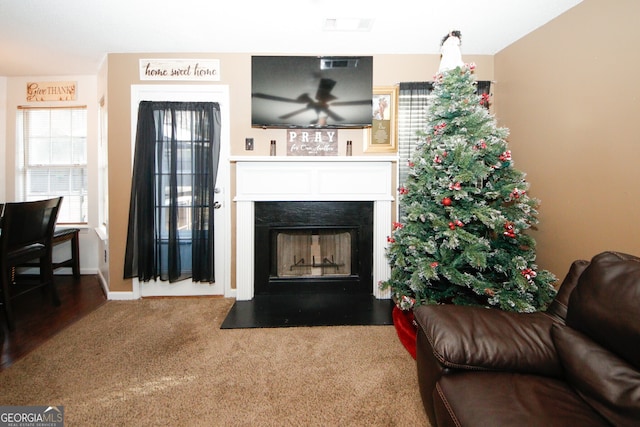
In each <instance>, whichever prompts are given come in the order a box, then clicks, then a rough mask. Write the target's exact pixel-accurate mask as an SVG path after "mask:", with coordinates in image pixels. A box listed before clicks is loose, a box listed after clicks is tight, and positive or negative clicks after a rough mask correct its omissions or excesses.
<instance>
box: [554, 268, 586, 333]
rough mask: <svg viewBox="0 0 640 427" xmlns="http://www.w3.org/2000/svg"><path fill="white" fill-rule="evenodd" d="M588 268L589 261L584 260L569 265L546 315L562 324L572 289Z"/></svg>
mask: <svg viewBox="0 0 640 427" xmlns="http://www.w3.org/2000/svg"><path fill="white" fill-rule="evenodd" d="M588 266H589V261H586V260H576V261H574V262H573V263H572V264H571V267H570V268H569V271H568V272H567V275H566V276H565V278H564V280H563V281H562V284H561V285H560V288H558V293H557V295H556V297H555V298H554V299H553V301H552V302H551V304H549V307H548V308H547V311H546V313H547V314H548V315H550V316H553V317H554V318H555V319H556V320H558V321H560V322H561V323H564V321H565V319H566V317H567V307H568V305H569V297H570V296H571V293H572V292H573V289H574V288H575V287H576V285H577V284H578V278H579V277H580V275H581V274H582V272H583V271H584V270H585V269H586V268H587V267H588Z"/></svg>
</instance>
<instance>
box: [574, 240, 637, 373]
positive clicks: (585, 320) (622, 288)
mask: <svg viewBox="0 0 640 427" xmlns="http://www.w3.org/2000/svg"><path fill="white" fill-rule="evenodd" d="M638 319H640V258H637V257H635V256H632V255H627V254H622V253H617V252H603V253H601V254H599V255H596V256H595V257H593V259H592V260H591V262H590V264H589V266H588V267H587V268H586V269H585V270H584V272H583V273H582V274H581V275H580V278H579V279H578V284H577V285H576V287H575V289H574V290H573V292H572V293H571V297H570V298H569V306H568V308H567V319H566V324H567V325H568V326H571V327H572V328H574V329H576V330H578V331H580V332H582V333H584V334H585V335H587V336H588V337H589V338H591V339H592V340H593V341H595V342H596V343H598V344H600V345H602V346H603V347H605V348H607V349H608V350H610V351H611V352H613V353H615V354H617V355H619V356H620V357H622V358H623V359H625V360H626V361H627V362H628V363H631V364H632V365H633V366H634V367H636V368H639V369H640V322H639V321H638Z"/></svg>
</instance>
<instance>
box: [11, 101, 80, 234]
mask: <svg viewBox="0 0 640 427" xmlns="http://www.w3.org/2000/svg"><path fill="white" fill-rule="evenodd" d="M18 138H19V150H20V151H19V165H18V166H19V170H20V180H19V190H18V191H19V192H20V193H21V199H22V200H25V201H31V200H40V199H46V198H51V197H57V196H63V197H64V200H63V202H62V207H61V208H60V212H59V213H58V222H59V223H86V222H87V109H86V107H70V108H66V107H54V108H31V107H22V108H20V110H19V113H18Z"/></svg>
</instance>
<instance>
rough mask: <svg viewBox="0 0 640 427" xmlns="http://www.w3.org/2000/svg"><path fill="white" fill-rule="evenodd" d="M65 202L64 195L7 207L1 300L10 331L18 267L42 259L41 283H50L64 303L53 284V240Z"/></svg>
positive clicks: (0, 235) (1, 238) (1, 235)
mask: <svg viewBox="0 0 640 427" xmlns="http://www.w3.org/2000/svg"><path fill="white" fill-rule="evenodd" d="M61 204H62V197H56V198H54V199H47V200H38V201H35V202H20V203H7V204H6V205H5V206H4V214H3V216H2V231H1V232H0V284H1V291H0V303H1V305H2V308H3V309H4V314H5V317H6V320H7V326H8V328H9V330H13V329H14V328H15V321H14V315H13V308H12V304H11V298H12V292H11V291H10V285H11V284H13V282H14V273H15V269H16V267H19V266H20V265H21V264H23V263H25V262H27V261H30V260H33V259H35V258H38V259H39V264H38V265H39V267H40V285H41V286H48V287H49V289H50V291H51V296H52V300H53V303H54V305H60V299H59V298H58V294H57V292H56V289H55V286H54V283H53V260H52V252H53V245H52V239H53V232H54V230H55V226H56V221H57V219H58V210H59V209H60V205H61ZM17 295H19V294H17ZM17 295H15V296H17Z"/></svg>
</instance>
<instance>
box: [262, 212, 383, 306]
mask: <svg viewBox="0 0 640 427" xmlns="http://www.w3.org/2000/svg"><path fill="white" fill-rule="evenodd" d="M254 247H255V256H254V263H255V266H254V271H255V293H256V294H298V293H336V292H340V293H362V294H369V295H370V294H371V293H372V281H373V277H372V264H373V202H366V201H285V202H256V204H255V246H254Z"/></svg>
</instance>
